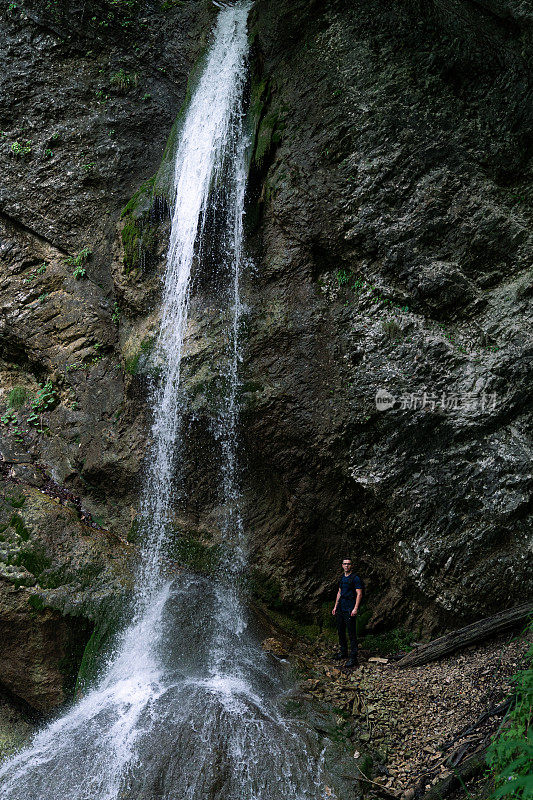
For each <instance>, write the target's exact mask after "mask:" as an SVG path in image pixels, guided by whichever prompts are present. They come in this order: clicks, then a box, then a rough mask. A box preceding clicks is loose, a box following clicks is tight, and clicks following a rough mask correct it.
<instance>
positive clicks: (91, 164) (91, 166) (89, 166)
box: [82, 161, 96, 173]
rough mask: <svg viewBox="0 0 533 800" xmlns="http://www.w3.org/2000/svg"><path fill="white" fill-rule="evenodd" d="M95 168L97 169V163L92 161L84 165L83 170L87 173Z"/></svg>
mask: <svg viewBox="0 0 533 800" xmlns="http://www.w3.org/2000/svg"><path fill="white" fill-rule="evenodd" d="M95 167H96V162H94V161H90V162H89V163H88V164H82V169H83V171H84V172H86V173H89V172H92V171H93V170H94V168H95Z"/></svg>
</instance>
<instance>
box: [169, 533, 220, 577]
mask: <svg viewBox="0 0 533 800" xmlns="http://www.w3.org/2000/svg"><path fill="white" fill-rule="evenodd" d="M221 555H222V548H221V547H220V545H207V544H204V543H203V542H200V541H199V540H198V539H196V538H195V537H194V536H187V535H182V534H176V535H175V536H174V537H173V538H172V540H171V543H170V547H169V557H170V558H171V559H172V560H173V561H177V562H178V563H180V564H181V565H183V566H184V567H188V568H189V569H190V570H192V572H198V573H200V574H203V575H210V574H212V573H213V572H214V571H215V569H216V568H217V566H218V565H219V564H220V561H221Z"/></svg>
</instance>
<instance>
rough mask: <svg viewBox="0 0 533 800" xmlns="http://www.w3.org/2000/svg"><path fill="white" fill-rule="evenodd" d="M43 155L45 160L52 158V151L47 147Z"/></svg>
mask: <svg viewBox="0 0 533 800" xmlns="http://www.w3.org/2000/svg"><path fill="white" fill-rule="evenodd" d="M44 154H45V156H46V158H52V156H53V155H54V151H53V150H51V149H50V148H49V147H47V148H46V150H45V151H44Z"/></svg>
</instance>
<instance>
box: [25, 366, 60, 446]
mask: <svg viewBox="0 0 533 800" xmlns="http://www.w3.org/2000/svg"><path fill="white" fill-rule="evenodd" d="M57 400H58V397H57V392H56V390H55V389H54V386H53V384H52V381H51V380H50V379H49V380H47V381H46V383H45V384H43V385H42V386H41V388H40V389H39V391H38V392H37V395H36V396H35V399H34V400H32V403H31V409H32V410H31V413H30V414H29V416H28V419H27V422H28V424H29V425H34V426H35V427H36V428H37V427H39V423H40V425H41V433H43V427H42V415H43V413H44V412H45V411H47V410H48V409H50V408H52V406H54V405H55V404H56V402H57Z"/></svg>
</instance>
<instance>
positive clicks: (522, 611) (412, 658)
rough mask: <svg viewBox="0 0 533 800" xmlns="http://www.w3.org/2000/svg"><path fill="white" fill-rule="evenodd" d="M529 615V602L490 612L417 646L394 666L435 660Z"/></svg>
mask: <svg viewBox="0 0 533 800" xmlns="http://www.w3.org/2000/svg"><path fill="white" fill-rule="evenodd" d="M532 614H533V603H524V604H523V605H521V606H515V607H514V608H509V609H507V610H506V611H500V612H499V613H498V614H493V616H492V617H485V619H481V620H479V621H478V622H473V623H472V624H471V625H466V627H464V628H459V630H457V631H452V633H447V634H446V635H445V636H441V637H439V638H438V639H434V640H433V641H432V642H428V644H424V645H422V646H421V647H418V648H417V649H416V650H413V651H412V652H411V653H408V654H407V655H406V656H404V657H403V658H402V659H401V660H400V661H397V662H396V664H395V666H396V667H414V666H416V665H418V664H427V663H428V662H429V661H435V660H436V659H437V658H441V657H442V656H445V655H448V653H452V652H453V651H454V650H459V649H461V648H463V647H468V646H469V645H471V644H474V643H475V642H480V641H481V640H483V639H487V638H488V637H489V636H494V635H495V634H497V633H502V632H503V631H506V630H509V629H510V628H515V627H516V626H517V625H520V624H522V623H524V622H527V620H528V619H529V617H530V616H531V615H532Z"/></svg>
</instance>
